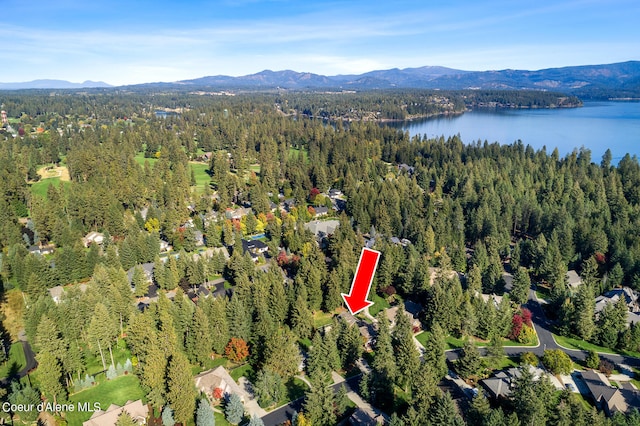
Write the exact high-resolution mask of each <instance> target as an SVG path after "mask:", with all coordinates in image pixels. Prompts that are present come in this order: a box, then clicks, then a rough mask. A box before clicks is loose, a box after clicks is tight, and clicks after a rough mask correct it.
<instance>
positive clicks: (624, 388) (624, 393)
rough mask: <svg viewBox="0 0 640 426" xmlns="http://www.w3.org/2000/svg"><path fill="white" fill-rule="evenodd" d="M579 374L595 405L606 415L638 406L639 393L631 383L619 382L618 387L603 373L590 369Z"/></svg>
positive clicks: (639, 400)
mask: <svg viewBox="0 0 640 426" xmlns="http://www.w3.org/2000/svg"><path fill="white" fill-rule="evenodd" d="M581 375H582V379H583V380H584V382H585V384H586V385H587V388H588V389H589V396H590V397H591V398H592V399H593V402H594V403H595V404H596V407H598V408H599V409H601V410H603V411H604V412H605V413H606V414H607V415H608V416H612V415H614V414H615V413H616V412H621V413H627V412H628V411H630V410H631V409H632V408H640V393H639V392H638V389H636V388H635V386H633V384H631V383H621V387H620V388H617V387H614V386H611V383H610V382H609V379H607V377H606V376H605V375H604V374H602V373H599V372H596V371H592V370H587V371H583V372H582V373H581Z"/></svg>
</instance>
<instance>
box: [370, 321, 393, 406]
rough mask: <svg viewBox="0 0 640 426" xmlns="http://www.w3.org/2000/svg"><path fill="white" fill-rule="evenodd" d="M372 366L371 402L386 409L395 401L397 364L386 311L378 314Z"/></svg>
mask: <svg viewBox="0 0 640 426" xmlns="http://www.w3.org/2000/svg"><path fill="white" fill-rule="evenodd" d="M371 367H372V373H371V382H370V384H369V392H370V394H371V402H372V403H373V404H374V405H377V406H379V407H381V408H384V409H386V408H388V407H389V406H390V404H391V403H392V402H393V395H394V392H393V383H394V381H395V379H396V374H397V366H396V363H395V356H394V352H393V346H392V344H391V333H390V331H389V320H387V317H386V315H384V312H381V313H380V314H378V337H377V339H376V342H375V345H374V357H373V362H372V364H371Z"/></svg>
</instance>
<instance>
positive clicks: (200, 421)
mask: <svg viewBox="0 0 640 426" xmlns="http://www.w3.org/2000/svg"><path fill="white" fill-rule="evenodd" d="M215 424H216V419H215V417H214V416H213V410H212V409H211V406H210V405H209V401H207V399H206V398H203V399H201V400H200V401H199V402H198V410H197V411H196V426H215Z"/></svg>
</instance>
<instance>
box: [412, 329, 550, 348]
mask: <svg viewBox="0 0 640 426" xmlns="http://www.w3.org/2000/svg"><path fill="white" fill-rule="evenodd" d="M416 339H418V342H420V343H421V344H422V346H426V345H427V340H428V339H429V332H428V331H423V332H422V333H420V334H417V335H416ZM445 342H446V344H447V347H446V349H447V350H449V349H460V348H462V347H463V346H464V339H460V338H457V337H453V336H447V337H446V338H445ZM475 344H476V346H477V347H479V348H482V347H485V346H487V343H486V342H481V341H476V342H475ZM502 345H503V346H505V347H506V346H531V347H535V346H538V342H537V340H536V342H535V343H531V344H528V345H524V344H522V343H520V342H516V341H514V340H504V341H503V342H502Z"/></svg>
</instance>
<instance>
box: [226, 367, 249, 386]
mask: <svg viewBox="0 0 640 426" xmlns="http://www.w3.org/2000/svg"><path fill="white" fill-rule="evenodd" d="M229 375H230V376H231V378H232V379H233V380H235V381H236V382H237V381H238V379H239V378H240V377H243V376H244V377H249V376H251V375H253V368H252V367H251V364H249V363H247V364H245V365H241V366H240V367H236V368H234V369H233V370H231V371H230V372H229Z"/></svg>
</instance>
